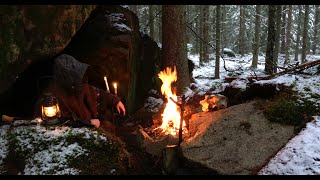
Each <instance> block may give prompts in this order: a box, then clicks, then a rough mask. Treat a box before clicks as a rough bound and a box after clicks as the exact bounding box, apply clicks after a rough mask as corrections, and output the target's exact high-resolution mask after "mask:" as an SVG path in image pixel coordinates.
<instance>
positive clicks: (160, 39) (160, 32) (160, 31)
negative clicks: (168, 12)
mask: <svg viewBox="0 0 320 180" xmlns="http://www.w3.org/2000/svg"><path fill="white" fill-rule="evenodd" d="M158 7H159V11H162V5H159V6H158ZM161 16H162V13H159V15H158V17H159V21H158V33H159V43H162V24H161V22H162V21H161Z"/></svg>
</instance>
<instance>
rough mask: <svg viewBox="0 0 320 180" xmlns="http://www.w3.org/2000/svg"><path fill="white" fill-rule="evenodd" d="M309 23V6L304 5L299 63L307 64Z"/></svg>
mask: <svg viewBox="0 0 320 180" xmlns="http://www.w3.org/2000/svg"><path fill="white" fill-rule="evenodd" d="M308 22H309V5H305V13H304V22H303V37H302V52H301V62H302V63H304V62H307V59H306V57H307V41H308V27H309V26H308V24H309V23H308Z"/></svg>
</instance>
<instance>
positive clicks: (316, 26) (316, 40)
mask: <svg viewBox="0 0 320 180" xmlns="http://www.w3.org/2000/svg"><path fill="white" fill-rule="evenodd" d="M319 16H320V9H319V5H315V19H314V29H313V44H312V53H313V54H316V51H317V45H318V44H319V37H318V31H319V18H320V17H319Z"/></svg>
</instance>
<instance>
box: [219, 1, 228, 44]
mask: <svg viewBox="0 0 320 180" xmlns="http://www.w3.org/2000/svg"><path fill="white" fill-rule="evenodd" d="M221 14H222V18H221V19H222V21H221V31H220V32H221V37H222V40H221V49H223V48H226V47H227V44H228V43H227V41H228V40H227V39H228V38H227V31H226V30H227V28H228V27H227V23H226V19H227V7H226V5H222V6H221Z"/></svg>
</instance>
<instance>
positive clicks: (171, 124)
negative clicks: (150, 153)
mask: <svg viewBox="0 0 320 180" xmlns="http://www.w3.org/2000/svg"><path fill="white" fill-rule="evenodd" d="M158 77H159V78H160V79H161V81H162V86H161V93H162V94H163V95H164V96H165V97H166V98H167V104H166V107H165V109H164V111H163V113H162V115H161V116H162V124H161V126H159V127H158V128H161V129H162V132H164V133H165V134H171V135H177V134H178V132H179V127H180V108H179V106H177V105H176V104H175V103H174V102H173V101H172V100H171V99H170V97H171V98H172V99H173V100H174V101H176V102H177V100H178V97H177V95H176V94H175V92H172V90H171V83H172V82H175V81H177V70H176V67H174V70H173V72H172V71H171V68H170V67H167V68H166V69H165V70H163V71H161V72H160V73H159V74H158ZM182 125H183V133H184V132H186V131H187V130H186V123H185V121H183V124H182ZM156 129H157V128H156Z"/></svg>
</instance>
